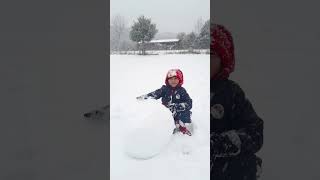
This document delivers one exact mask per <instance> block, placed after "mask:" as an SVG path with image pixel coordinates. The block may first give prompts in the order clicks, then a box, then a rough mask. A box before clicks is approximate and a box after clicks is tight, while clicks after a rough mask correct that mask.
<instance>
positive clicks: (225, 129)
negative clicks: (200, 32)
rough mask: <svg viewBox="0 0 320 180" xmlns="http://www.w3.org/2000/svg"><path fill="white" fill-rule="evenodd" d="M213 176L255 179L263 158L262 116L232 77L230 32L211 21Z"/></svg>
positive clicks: (218, 179) (226, 179) (221, 179)
mask: <svg viewBox="0 0 320 180" xmlns="http://www.w3.org/2000/svg"><path fill="white" fill-rule="evenodd" d="M210 50H211V52H210V53H211V54H210V71H211V72H210V75H211V81H210V177H211V179H215V180H256V179H257V178H258V177H259V172H260V169H261V164H262V160H261V159H260V158H259V157H257V156H256V155H255V153H257V152H258V151H259V150H260V149H261V147H262V145H263V120H262V119H261V118H260V117H259V116H258V115H257V113H256V112H255V110H254V108H253V106H252V104H251V103H250V101H249V100H248V99H247V97H246V96H245V93H244V92H243V90H242V89H241V88H240V86H239V85H238V84H237V83H236V82H234V81H232V80H229V79H228V78H229V75H230V73H231V72H233V70H234V66H235V55H234V44H233V39H232V36H231V33H230V32H229V31H228V30H227V29H226V28H225V27H224V26H222V25H217V24H213V25H211V45H210Z"/></svg>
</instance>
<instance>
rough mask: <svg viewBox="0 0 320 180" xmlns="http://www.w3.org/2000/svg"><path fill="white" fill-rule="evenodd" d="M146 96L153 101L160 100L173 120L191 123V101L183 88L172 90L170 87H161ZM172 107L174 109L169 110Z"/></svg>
mask: <svg viewBox="0 0 320 180" xmlns="http://www.w3.org/2000/svg"><path fill="white" fill-rule="evenodd" d="M147 96H148V97H151V98H154V99H160V98H161V101H162V104H163V105H164V106H166V107H167V108H169V109H170V111H171V112H172V113H173V118H174V120H181V121H182V122H184V123H191V113H192V112H191V111H190V110H191V108H192V99H191V98H190V96H189V94H188V93H187V91H186V89H185V88H183V87H181V86H177V87H175V88H173V87H171V86H170V85H163V86H162V87H161V88H160V89H157V90H155V91H153V92H151V93H148V94H147ZM172 106H174V107H175V108H170V107H172Z"/></svg>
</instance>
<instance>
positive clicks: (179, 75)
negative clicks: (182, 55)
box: [165, 69, 183, 86]
mask: <svg viewBox="0 0 320 180" xmlns="http://www.w3.org/2000/svg"><path fill="white" fill-rule="evenodd" d="M172 77H177V78H178V79H179V84H178V86H182V84H183V73H182V71H181V70H180V69H170V70H169V71H168V72H167V75H166V80H165V83H166V85H168V84H169V83H168V79H169V78H172Z"/></svg>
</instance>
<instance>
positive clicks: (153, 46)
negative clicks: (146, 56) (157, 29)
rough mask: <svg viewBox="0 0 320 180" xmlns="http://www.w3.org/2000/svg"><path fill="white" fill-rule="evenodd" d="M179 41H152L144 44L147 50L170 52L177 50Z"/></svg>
mask: <svg viewBox="0 0 320 180" xmlns="http://www.w3.org/2000/svg"><path fill="white" fill-rule="evenodd" d="M179 43H180V39H154V40H151V41H149V42H146V43H145V44H146V49H147V50H172V49H177V48H178V46H179Z"/></svg>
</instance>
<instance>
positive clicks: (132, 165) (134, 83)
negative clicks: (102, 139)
mask: <svg viewBox="0 0 320 180" xmlns="http://www.w3.org/2000/svg"><path fill="white" fill-rule="evenodd" d="M209 60H210V59H209V55H159V56H156V55H155V56H132V55H131V56H130V55H111V57H110V61H111V62H110V65H111V68H110V69H111V70H110V88H111V89H110V91H111V92H110V93H111V94H110V98H111V99H110V104H111V107H110V127H111V128H110V136H111V137H110V158H111V159H110V168H111V169H110V173H111V177H110V179H112V180H123V179H127V178H130V179H132V180H151V179H152V180H164V179H175V180H195V179H201V180H209V179H210V169H209V161H210V154H209V151H210V147H209V145H210V144H209V143H210V141H209V138H210V135H209V131H210V115H209V111H208V107H209V106H210V104H209V103H210V102H209V99H210V98H209V97H210V94H209V86H210V81H209V73H210V72H209ZM172 68H179V69H181V70H182V71H183V73H184V85H183V87H185V88H186V90H187V92H188V93H189V95H190V97H191V98H192V99H193V108H192V117H191V118H192V122H193V124H194V127H195V129H194V134H193V136H191V137H189V136H186V135H178V136H172V135H171V133H172V130H173V128H174V124H173V120H172V116H171V114H170V112H169V110H167V109H166V108H164V106H163V105H161V101H160V100H148V101H144V102H139V101H137V100H136V99H135V97H136V96H139V95H142V94H146V93H149V92H151V91H154V90H156V89H158V88H160V87H161V86H162V85H163V84H164V79H165V75H166V72H167V71H168V70H169V69H172ZM137 132H141V133H140V134H139V133H137ZM148 133H149V135H148V136H143V135H145V134H148ZM146 142H147V143H146ZM134 144H137V145H136V146H135V145H134ZM157 145H158V146H160V147H162V148H161V151H160V152H159V154H157V155H156V156H154V157H153V158H151V159H148V160H141V159H134V158H131V157H130V156H129V155H130V152H131V153H134V152H138V153H149V152H150V148H151V149H152V147H155V148H157ZM186 148H187V149H186ZM128 152H129V153H128Z"/></svg>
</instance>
